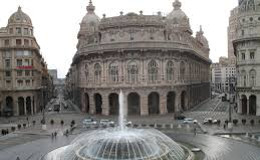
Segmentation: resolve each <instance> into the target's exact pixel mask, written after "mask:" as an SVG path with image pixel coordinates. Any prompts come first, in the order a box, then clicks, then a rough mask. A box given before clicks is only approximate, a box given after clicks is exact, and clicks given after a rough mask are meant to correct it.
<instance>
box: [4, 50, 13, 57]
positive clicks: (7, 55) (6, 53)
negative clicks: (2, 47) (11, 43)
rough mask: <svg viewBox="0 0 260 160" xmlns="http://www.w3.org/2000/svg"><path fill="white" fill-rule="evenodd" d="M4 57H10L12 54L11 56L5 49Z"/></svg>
mask: <svg viewBox="0 0 260 160" xmlns="http://www.w3.org/2000/svg"><path fill="white" fill-rule="evenodd" d="M4 57H5V58H11V57H12V56H11V53H10V52H9V51H5V52H4Z"/></svg>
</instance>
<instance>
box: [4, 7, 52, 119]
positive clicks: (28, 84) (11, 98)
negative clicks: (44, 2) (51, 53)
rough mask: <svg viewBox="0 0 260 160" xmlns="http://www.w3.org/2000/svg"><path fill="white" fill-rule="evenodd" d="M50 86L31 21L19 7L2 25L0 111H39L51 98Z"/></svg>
mask: <svg viewBox="0 0 260 160" xmlns="http://www.w3.org/2000/svg"><path fill="white" fill-rule="evenodd" d="M51 86H52V80H51V77H50V76H49V74H48V71H47V65H46V63H45V62H44V59H43V57H42V55H41V54H40V47H39V45H38V43H37V41H36V39H35V37H34V35H33V26H32V21H31V19H30V17H29V16H28V15H27V14H25V13H24V12H23V11H22V10H21V7H19V8H18V11H17V12H15V13H14V14H12V15H11V16H10V18H9V20H8V24H7V27H3V28H1V29H0V92H1V94H2V95H1V94H0V112H1V113H2V114H1V115H4V114H7V115H28V114H34V113H36V112H37V111H39V110H40V106H42V107H43V106H44V103H45V104H46V103H47V101H48V98H50V96H51V93H50V92H49V88H51ZM1 98H2V101H1Z"/></svg>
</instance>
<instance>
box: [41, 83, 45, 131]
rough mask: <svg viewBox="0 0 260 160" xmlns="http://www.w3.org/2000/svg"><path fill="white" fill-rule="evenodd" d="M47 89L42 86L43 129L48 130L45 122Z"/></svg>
mask: <svg viewBox="0 0 260 160" xmlns="http://www.w3.org/2000/svg"><path fill="white" fill-rule="evenodd" d="M45 88H46V86H42V108H41V109H42V121H41V122H42V129H43V130H46V120H45Z"/></svg>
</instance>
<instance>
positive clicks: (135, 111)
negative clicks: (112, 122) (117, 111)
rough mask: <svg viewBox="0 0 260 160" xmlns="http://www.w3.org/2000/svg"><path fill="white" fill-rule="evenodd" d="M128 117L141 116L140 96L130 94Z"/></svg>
mask: <svg viewBox="0 0 260 160" xmlns="http://www.w3.org/2000/svg"><path fill="white" fill-rule="evenodd" d="M127 102H128V115H140V96H139V94H138V93H130V94H129V95H128V97H127Z"/></svg>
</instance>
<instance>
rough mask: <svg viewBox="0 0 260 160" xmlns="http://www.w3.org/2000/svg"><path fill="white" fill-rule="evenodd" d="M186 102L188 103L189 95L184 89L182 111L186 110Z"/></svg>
mask: <svg viewBox="0 0 260 160" xmlns="http://www.w3.org/2000/svg"><path fill="white" fill-rule="evenodd" d="M186 103H187V96H186V92H185V91H183V92H182V93H181V109H182V111H186V107H187V106H186Z"/></svg>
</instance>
